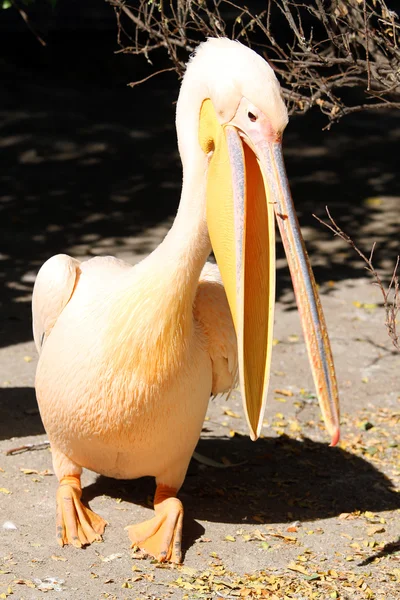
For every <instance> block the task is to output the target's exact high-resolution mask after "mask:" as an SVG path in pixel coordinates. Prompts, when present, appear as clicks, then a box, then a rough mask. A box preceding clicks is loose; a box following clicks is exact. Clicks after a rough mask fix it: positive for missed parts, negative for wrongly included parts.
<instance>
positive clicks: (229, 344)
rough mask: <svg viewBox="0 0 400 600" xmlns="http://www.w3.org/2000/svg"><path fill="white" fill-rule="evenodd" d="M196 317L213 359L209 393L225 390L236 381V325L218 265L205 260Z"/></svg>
mask: <svg viewBox="0 0 400 600" xmlns="http://www.w3.org/2000/svg"><path fill="white" fill-rule="evenodd" d="M194 316H195V319H196V321H197V322H198V323H200V325H201V326H202V329H203V331H204V332H205V334H206V338H207V343H208V352H209V354H210V358H211V361H212V393H213V395H216V394H220V393H222V392H227V391H229V390H231V389H232V388H234V387H235V386H236V384H237V360H238V359H237V344H236V334H235V328H234V326H233V321H232V316H231V312H230V310H229V305H228V300H227V298H226V294H225V289H224V286H223V284H222V279H221V275H220V272H219V269H218V267H217V265H213V264H211V263H206V264H205V266H204V268H203V270H202V272H201V275H200V279H199V284H198V287H197V293H196V298H195V306H194Z"/></svg>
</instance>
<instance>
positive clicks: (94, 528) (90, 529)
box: [56, 475, 107, 548]
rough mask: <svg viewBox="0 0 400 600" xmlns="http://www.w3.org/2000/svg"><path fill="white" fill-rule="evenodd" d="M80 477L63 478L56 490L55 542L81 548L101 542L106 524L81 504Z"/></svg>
mask: <svg viewBox="0 0 400 600" xmlns="http://www.w3.org/2000/svg"><path fill="white" fill-rule="evenodd" d="M81 496H82V488H81V484H80V477H79V476H76V475H71V476H69V477H63V478H62V479H61V480H60V485H59V486H58V490H57V517H56V531H57V541H58V543H59V544H60V546H64V544H72V545H73V546H75V547H76V548H82V546H87V545H88V544H91V543H92V542H96V541H101V540H102V537H101V536H102V534H103V533H104V529H105V526H106V525H107V522H106V521H105V520H104V519H102V518H101V517H99V516H98V515H96V513H94V512H93V511H92V510H90V508H87V507H86V506H84V505H83V504H82V502H81Z"/></svg>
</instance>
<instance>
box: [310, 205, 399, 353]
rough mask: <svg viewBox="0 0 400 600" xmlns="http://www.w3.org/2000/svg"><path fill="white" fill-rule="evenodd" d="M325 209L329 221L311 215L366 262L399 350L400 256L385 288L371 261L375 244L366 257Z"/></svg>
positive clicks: (387, 326) (390, 331) (393, 341)
mask: <svg viewBox="0 0 400 600" xmlns="http://www.w3.org/2000/svg"><path fill="white" fill-rule="evenodd" d="M325 209H326V212H327V215H328V218H329V221H330V223H326V222H325V221H323V220H322V219H320V218H319V217H317V216H316V215H313V216H314V217H315V218H316V219H317V221H319V222H320V223H322V225H325V227H327V228H328V229H330V230H331V231H332V232H333V233H334V234H335V235H337V236H339V237H340V238H341V239H342V240H343V241H345V242H346V243H347V244H349V246H351V247H352V248H353V250H355V251H356V252H357V254H358V256H360V257H361V258H362V259H363V261H364V262H365V263H366V265H367V266H366V267H365V268H366V270H367V271H368V273H370V274H371V275H372V277H373V279H374V283H375V285H377V286H378V288H379V289H380V291H381V293H382V297H383V306H384V309H385V315H386V319H385V325H386V328H387V331H388V335H389V337H390V339H391V340H392V343H393V345H394V347H395V348H396V350H398V351H399V352H400V334H399V333H398V332H397V315H398V313H399V310H400V283H399V277H398V275H397V270H398V267H399V263H400V256H398V257H397V260H396V264H395V267H394V270H393V274H392V277H391V280H390V283H389V285H388V287H387V289H385V286H384V284H383V282H382V279H381V277H380V275H379V273H378V271H377V270H376V269H375V267H374V265H373V263H372V259H373V255H374V251H375V244H373V246H372V249H371V253H370V255H369V258H368V257H367V256H365V254H364V253H363V252H361V250H360V249H359V248H358V247H357V246H356V245H355V243H354V242H353V240H352V239H351V238H350V236H348V235H347V233H345V232H344V231H343V230H342V229H341V228H340V227H339V225H338V224H337V223H336V221H335V220H334V219H333V217H332V216H331V214H330V212H329V210H328V207H325Z"/></svg>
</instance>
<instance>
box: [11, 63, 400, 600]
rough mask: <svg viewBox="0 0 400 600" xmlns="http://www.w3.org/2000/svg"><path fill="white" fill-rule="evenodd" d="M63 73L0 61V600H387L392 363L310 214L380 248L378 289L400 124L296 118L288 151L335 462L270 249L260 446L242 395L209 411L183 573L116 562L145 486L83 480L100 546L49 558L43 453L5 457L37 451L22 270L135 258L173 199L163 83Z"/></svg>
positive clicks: (396, 516)
mask: <svg viewBox="0 0 400 600" xmlns="http://www.w3.org/2000/svg"><path fill="white" fill-rule="evenodd" d="M62 56H64V55H62ZM62 56H61V58H62ZM61 58H60V56H58V59H59V63H60V64H59V70H58V72H57V73H55V72H54V70H52V69H53V67H54V65H53V63H52V62H51V61H50V62H51V64H47V63H46V64H44V63H43V59H42V58H40V57H39V58H37V57H36V58H29V57H26V56H25V59H24V60H21V61H19V62H18V61H17V64H15V63H10V62H6V61H3V63H1V68H2V81H4V82H5V83H6V85H5V90H6V92H5V94H3V96H2V98H1V104H0V150H1V152H2V158H1V160H2V174H1V175H0V181H1V188H0V214H1V219H0V228H1V234H0V239H1V247H0V252H1V256H0V259H1V263H0V266H1V267H2V271H1V276H2V279H3V286H2V290H1V323H0V452H1V453H0V525H1V527H0V598H6V597H8V596H10V597H11V598H16V599H25V600H31V599H39V598H42V596H43V594H44V593H45V592H46V590H47V595H48V597H49V598H57V599H60V600H64V599H68V600H69V599H78V600H79V599H90V600H91V599H103V598H110V599H111V598H115V599H118V600H120V599H121V600H122V599H125V598H129V599H131V598H141V599H150V598H177V599H178V598H189V599H192V598H234V597H248V598H258V597H260V598H272V599H281V598H296V599H299V600H300V599H303V598H307V599H308V598H313V599H318V600H320V599H321V600H322V599H323V600H325V599H330V598H340V599H342V600H345V599H353V598H355V599H364V598H366V599H379V600H384V599H385V600H395V599H396V598H398V597H399V589H400V587H399V586H400V553H399V550H400V513H399V507H400V496H399V489H400V467H399V465H400V462H399V459H400V389H399V354H398V352H397V351H396V350H395V349H394V347H393V346H392V344H391V342H390V340H389V338H388V336H387V332H386V328H385V325H384V321H385V315H384V309H383V307H382V296H381V294H380V291H379V289H378V288H377V287H374V286H373V285H372V284H371V280H370V279H369V278H368V276H367V273H366V271H365V269H364V266H363V264H362V262H361V261H360V260H358V258H357V256H356V255H355V254H354V253H353V252H352V250H351V249H349V248H348V247H347V246H346V245H345V244H344V243H343V242H341V241H340V240H338V239H335V238H333V236H332V235H331V233H330V232H329V231H328V230H325V229H324V228H323V227H322V226H321V225H320V224H319V223H317V221H316V220H315V219H314V218H313V217H312V213H313V212H316V213H317V214H318V215H319V216H321V217H323V215H324V206H325V205H328V206H329V208H330V210H331V213H332V214H333V216H334V217H335V218H336V219H337V220H338V221H339V222H340V224H341V225H342V227H343V228H344V229H345V230H346V231H347V232H348V233H350V234H351V235H352V236H353V237H354V239H355V241H356V242H357V243H358V244H359V245H360V246H361V247H362V248H363V249H364V250H365V251H366V252H367V253H368V252H369V249H370V248H371V244H372V242H373V241H376V242H378V248H377V250H376V259H375V260H376V262H375V264H376V266H377V267H378V268H379V269H380V272H381V273H382V276H383V278H384V280H385V281H387V280H388V279H389V278H390V274H391V270H392V267H393V262H394V259H395V256H396V254H397V253H399V248H400V244H399V209H398V207H399V201H400V186H399V183H398V181H396V175H397V172H398V147H399V138H400V119H399V116H398V114H393V115H387V116H386V117H385V118H383V117H382V116H381V117H379V118H378V117H377V116H370V117H357V118H354V119H348V120H347V121H346V122H343V123H342V124H340V125H338V126H335V127H334V128H333V129H332V130H331V131H330V132H326V131H322V126H323V124H324V123H323V121H321V119H320V118H319V116H318V115H308V116H307V117H304V118H297V119H293V121H292V122H291V124H290V126H289V128H288V131H287V135H286V136H285V156H286V161H287V168H288V173H289V178H290V182H291V186H292V191H293V196H294V200H295V203H296V206H297V207H298V211H299V217H300V221H301V224H302V226H303V231H304V235H305V238H306V240H307V246H308V249H309V254H310V256H311V260H312V263H313V265H314V268H315V273H316V278H317V281H318V282H319V284H320V293H321V298H322V303H323V307H324V311H325V315H326V319H327V323H328V328H329V331H330V336H331V341H332V346H333V353H334V358H335V363H336V369H337V375H338V381H339V388H340V397H341V406H342V438H341V442H340V444H339V446H338V447H337V448H329V447H328V442H329V440H328V437H327V435H326V433H325V431H324V428H323V424H322V422H321V418H320V413H319V409H318V405H317V402H316V398H315V395H314V389H313V383H312V380H311V375H310V370H309V366H308V362H307V358H306V354H305V347H304V343H303V339H302V334H301V331H300V324H299V319H298V314H297V311H296V308H295V305H294V301H293V293H292V289H291V285H290V278H289V275H288V272H287V269H286V263H285V260H284V258H283V253H282V249H281V246H280V244H279V243H278V272H277V273H278V290H277V310H276V325H275V333H274V337H275V342H274V343H275V347H274V353H273V364H272V378H271V386H270V395H269V402H268V406H267V411H266V415H265V427H264V429H263V436H262V438H261V439H260V440H258V441H257V442H256V443H252V442H251V441H250V440H249V438H248V436H247V431H246V424H245V421H244V417H243V411H242V408H241V400H240V397H239V394H238V393H236V392H235V393H233V394H232V396H231V397H230V399H229V400H228V399H227V398H224V397H222V398H217V399H216V400H213V401H212V402H210V407H209V411H208V415H207V418H206V421H205V424H204V429H203V433H202V436H201V440H200V442H199V445H198V449H197V450H198V452H199V453H200V454H201V455H202V456H203V457H206V458H207V459H211V466H210V465H207V464H204V463H205V462H207V460H206V459H204V458H203V459H202V462H198V461H196V460H193V461H192V463H191V465H190V468H189V472H188V475H187V478H186V481H185V484H184V486H183V488H182V491H181V494H180V497H181V499H182V501H183V503H184V506H185V511H186V514H185V525H184V551H185V556H184V565H183V566H180V567H176V566H170V565H159V564H157V563H155V562H154V561H151V560H148V559H142V560H140V559H139V558H138V557H137V556H136V555H135V554H132V551H131V549H130V547H129V541H128V537H127V533H126V531H124V527H125V526H127V525H128V524H131V523H134V522H138V521H140V520H143V519H146V518H148V517H149V516H150V515H151V498H152V494H153V491H154V484H153V481H152V480H150V479H144V480H140V481H115V480H111V479H106V478H104V477H98V476H97V475H96V474H94V473H89V472H87V473H85V474H84V478H83V483H84V485H85V492H84V499H85V500H86V501H87V502H89V503H90V506H91V507H92V509H93V510H95V511H96V512H98V513H99V514H101V516H102V517H104V518H105V519H106V520H107V521H108V522H109V526H108V527H107V529H106V532H105V535H104V541H103V543H99V544H94V545H93V546H91V547H88V548H87V549H85V550H76V549H74V548H69V547H67V548H63V549H61V548H59V547H58V546H57V545H56V540H55V531H54V517H55V515H54V512H55V491H56V479H55V477H54V475H53V473H52V464H51V454H50V451H49V449H48V448H47V447H44V448H40V447H39V448H38V447H35V448H36V449H34V450H27V451H16V452H14V453H13V454H7V451H9V450H10V449H14V448H18V447H20V446H24V445H26V444H31V443H32V444H35V445H36V444H38V443H40V442H43V441H45V440H46V434H45V432H44V430H43V426H42V424H41V420H40V416H39V413H38V410H37V405H36V400H35V394H34V387H33V386H34V374H35V367H36V363H37V357H36V352H35V348H34V344H33V342H32V339H31V330H30V327H31V324H30V305H29V301H30V294H31V290H32V284H33V281H34V277H35V274H36V272H37V270H38V268H39V267H40V264H42V263H43V262H44V260H46V258H48V257H49V256H51V255H52V254H55V253H58V252H66V253H69V254H72V255H73V256H76V257H78V258H84V257H88V256H94V255H99V254H115V255H116V256H119V257H121V258H124V259H125V260H128V261H129V262H132V263H134V262H137V261H138V260H140V258H141V257H143V256H145V255H146V254H147V253H148V252H150V251H151V250H152V249H153V248H154V247H156V246H157V244H158V243H159V242H160V240H161V239H162V238H163V236H164V235H165V233H166V231H167V230H168V227H169V226H170V223H171V219H172V218H173V214H174V211H175V210H176V206H177V203H178V200H179V189H180V168H179V157H178V155H177V151H176V146H175V135H174V128H173V111H174V106H173V101H174V100H175V98H176V93H177V87H176V82H175V81H174V80H173V78H172V76H171V78H170V79H168V78H167V77H164V78H162V77H160V78H159V79H158V80H156V82H153V83H152V84H151V85H147V87H144V86H142V87H139V88H135V89H134V90H129V89H127V88H126V87H125V82H126V81H127V80H129V78H128V79H127V76H126V72H125V71H124V72H123V73H122V74H121V73H119V72H118V65H119V63H118V62H116V61H117V58H115V57H114V58H113V59H112V61H113V62H112V61H111V64H105V63H104V65H105V66H104V69H103V70H102V69H101V68H100V66H99V67H98V73H97V74H96V75H95V76H92V77H91V78H87V77H86V78H85V76H84V75H85V73H86V71H85V69H84V65H83V66H82V65H79V64H77V63H75V62H68V58H67V57H64V58H63V60H64V62H63V60H61ZM29 60H31V61H32V64H28V65H27V61H28V63H29ZM101 64H103V63H101ZM99 73H100V75H99ZM131 78H132V79H134V75H132V76H131ZM208 462H209V461H208ZM217 465H218V466H217Z"/></svg>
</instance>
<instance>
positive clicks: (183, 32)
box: [106, 0, 400, 126]
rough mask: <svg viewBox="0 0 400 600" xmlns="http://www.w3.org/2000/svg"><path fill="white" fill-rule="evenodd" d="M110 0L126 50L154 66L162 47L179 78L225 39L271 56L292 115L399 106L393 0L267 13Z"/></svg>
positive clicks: (283, 0)
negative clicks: (193, 56)
mask: <svg viewBox="0 0 400 600" xmlns="http://www.w3.org/2000/svg"><path fill="white" fill-rule="evenodd" d="M106 1H107V2H109V4H111V5H112V6H113V7H114V9H115V11H116V14H117V27H118V44H119V45H120V47H121V49H122V51H123V52H125V53H132V54H137V55H140V54H143V55H144V56H145V57H146V59H147V60H148V61H149V62H150V55H151V53H153V52H154V51H155V50H160V49H161V50H163V51H164V52H166V53H167V55H168V58H169V60H170V61H171V63H172V65H173V67H174V68H175V69H176V71H177V72H178V74H179V75H182V73H183V71H184V65H185V63H186V62H187V59H188V56H189V54H190V53H191V52H193V50H194V48H195V47H196V46H197V44H198V43H199V42H200V41H202V40H204V39H205V38H206V37H209V36H213V37H215V36H217V37H218V36H222V35H224V36H227V37H231V38H234V39H238V40H241V41H243V42H244V43H245V44H247V45H249V46H250V47H253V48H255V49H257V50H258V51H259V52H261V53H262V54H263V56H265V58H267V60H268V61H269V63H270V65H271V66H272V68H273V69H274V70H275V71H276V73H277V75H278V76H279V78H280V81H281V85H282V91H283V95H284V97H285V99H286V100H287V102H288V107H289V110H290V112H292V113H293V112H300V113H304V112H306V111H307V110H309V108H311V107H312V106H318V107H319V109H320V110H321V112H323V113H324V114H325V115H326V116H327V117H328V121H329V123H332V122H334V121H337V120H339V119H340V118H341V117H343V116H344V115H348V114H351V113H354V112H360V111H366V110H375V109H377V110H378V109H379V110H382V109H385V110H387V109H398V108H399V107H400V22H399V17H398V14H397V13H396V12H395V11H393V10H390V8H389V6H388V5H389V1H388V0H310V1H309V2H305V1H303V2H301V1H300V0H268V2H266V3H265V10H263V11H261V12H256V10H255V9H253V8H251V2H249V5H244V4H242V3H241V2H234V1H233V0H202V1H201V2H193V0H163V1H160V0H135V2H133V0H106ZM355 90H356V91H357V95H355V94H354V91H355ZM349 92H350V93H349ZM328 126H329V125H328Z"/></svg>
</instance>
